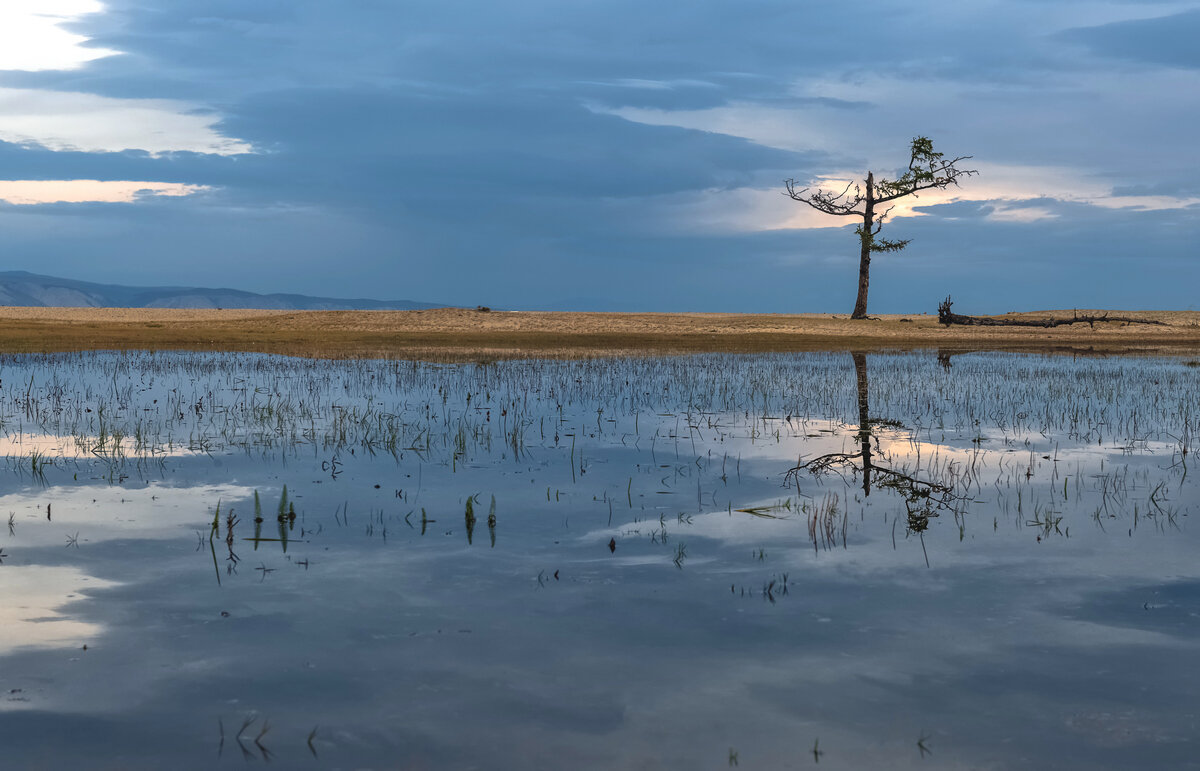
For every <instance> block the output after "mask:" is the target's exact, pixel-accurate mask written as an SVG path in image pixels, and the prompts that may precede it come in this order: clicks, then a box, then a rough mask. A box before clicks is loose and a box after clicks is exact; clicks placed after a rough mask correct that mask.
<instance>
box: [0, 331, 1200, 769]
mask: <svg viewBox="0 0 1200 771" xmlns="http://www.w3.org/2000/svg"><path fill="white" fill-rule="evenodd" d="M861 364H862V365H863V368H861V369H856V366H855V365H856V362H855V361H853V360H852V358H851V357H850V355H849V354H840V355H839V354H803V355H789V356H766V357H692V358H673V359H637V360H604V361H589V362H507V363H499V364H489V365H458V366H438V365H427V364H412V363H397V362H313V361H304V360H293V359H286V358H281V357H258V356H245V355H234V356H214V355H209V354H166V353H162V354H71V355H64V356H53V357H29V358H21V357H17V358H14V357H9V358H7V359H5V360H4V361H3V362H2V367H0V378H2V379H4V380H10V381H11V382H19V383H23V384H26V385H28V392H29V397H28V398H27V399H26V397H25V396H24V395H23V394H22V395H21V396H14V395H13V394H8V395H7V397H6V399H5V401H4V402H3V411H4V413H5V414H4V415H3V419H4V421H5V430H6V431H8V433H9V435H10V436H19V435H21V434H22V433H23V432H28V434H29V436H34V437H36V436H64V437H65V436H78V435H91V436H95V435H100V433H101V432H99V431H98V429H99V420H98V415H99V414H100V412H101V409H102V408H103V415H104V431H103V433H104V435H109V436H111V435H113V434H114V432H115V433H116V434H117V435H134V434H138V435H140V436H141V437H142V441H143V442H144V444H145V445H147V446H149V447H154V446H156V445H157V444H163V445H166V444H167V443H168V442H170V443H172V444H173V445H175V446H191V447H197V448H203V451H194V452H191V453H188V454H176V455H173V456H167V457H162V458H161V459H160V460H161V462H158V461H156V462H154V463H145V462H144V461H143V460H141V459H139V458H138V457H136V456H132V455H130V456H127V457H116V458H114V457H103V458H102V457H96V456H91V457H88V456H87V455H86V454H85V455H81V456H80V457H75V458H61V457H60V458H55V459H54V460H53V462H50V463H48V464H47V466H46V468H45V469H44V470H43V473H42V474H40V475H33V474H31V473H29V472H27V471H25V470H24V462H25V461H26V460H27V459H24V458H21V457H12V458H10V463H11V466H10V467H9V468H8V469H6V470H5V471H4V472H3V473H4V479H5V480H6V481H5V482H4V485H5V486H4V488H3V490H4V494H3V495H2V496H0V514H9V513H11V518H10V520H9V523H10V524H9V528H8V530H7V532H5V530H4V529H3V527H2V526H0V548H2V551H0V559H2V560H3V564H0V579H3V581H4V584H3V585H4V586H5V588H6V589H7V590H8V591H6V592H5V593H4V595H3V597H2V598H0V618H3V620H4V624H3V626H2V627H0V629H2V630H3V631H2V632H0V706H2V707H3V709H4V711H5V719H4V720H3V721H0V739H2V740H3V741H4V743H5V747H6V752H8V753H9V755H10V757H12V758H14V759H15V762H16V763H17V766H18V767H22V766H36V765H38V764H42V765H70V764H72V763H87V762H89V761H90V760H92V759H94V758H96V757H113V758H115V759H116V760H114V761H113V763H114V764H115V765H114V767H146V768H151V767H160V766H162V765H172V766H175V767H185V768H187V767H191V768H213V767H225V766H234V765H244V763H245V762H246V761H245V757H247V756H249V757H252V758H254V759H255V760H256V761H260V760H263V759H267V758H269V759H271V760H272V761H274V762H277V763H279V764H280V765H282V766H285V767H299V766H301V765H303V764H312V765H313V766H314V767H322V766H326V765H328V766H331V767H345V766H351V765H352V766H357V767H383V768H390V767H438V768H467V767H479V766H480V765H486V766H488V767H496V768H528V767H531V766H532V767H549V766H555V767H560V766H562V765H564V764H566V765H573V766H578V767H584V768H589V767H590V768H611V767H630V766H634V767H649V768H695V767H726V766H727V765H728V764H729V763H730V758H731V757H735V756H736V758H737V762H738V764H739V766H744V767H759V768H778V767H789V766H795V765H804V764H807V763H812V762H813V760H814V756H813V754H812V750H813V748H814V743H816V746H817V749H818V751H819V753H823V754H819V755H818V757H819V760H820V764H821V765H822V766H826V767H833V768H862V767H882V766H887V767H896V768H907V767H917V766H920V767H922V768H961V767H980V766H982V767H996V768H1006V767H1028V766H1030V765H1033V766H1050V765H1052V766H1055V767H1064V768H1096V767H1113V768H1120V767H1129V766H1131V765H1151V766H1186V764H1187V763H1189V762H1191V760H1190V758H1191V757H1193V756H1194V740H1193V737H1194V735H1195V731H1194V730H1193V726H1194V721H1195V716H1194V707H1193V706H1192V694H1193V693H1194V691H1195V688H1196V687H1197V686H1198V685H1200V682H1197V677H1196V676H1195V675H1194V674H1193V671H1194V670H1193V667H1192V666H1191V664H1190V663H1189V662H1191V660H1192V659H1194V657H1195V655H1196V652H1197V651H1196V643H1195V640H1196V639H1200V638H1198V637H1197V632H1200V629H1198V628H1197V627H1198V624H1197V622H1196V618H1197V614H1196V608H1197V602H1198V601H1200V575H1198V570H1197V568H1196V565H1197V561H1196V559H1195V557H1196V550H1197V543H1196V538H1195V535H1194V531H1193V529H1192V528H1191V518H1192V516H1193V510H1194V508H1195V506H1196V503H1197V502H1198V501H1200V493H1198V491H1197V488H1196V478H1197V477H1196V475H1195V474H1189V473H1188V464H1189V463H1190V461H1191V458H1192V455H1193V453H1192V452H1191V446H1190V441H1191V440H1190V437H1192V436H1196V433H1197V424H1196V421H1197V419H1198V418H1200V409H1195V408H1194V407H1195V404H1194V397H1193V396H1190V395H1189V394H1195V393H1200V390H1198V389H1197V386H1198V385H1200V382H1197V381H1200V372H1198V370H1197V368H1195V367H1189V366H1186V365H1185V364H1184V363H1183V362H1180V361H1178V360H1171V359H1142V360H1135V359H1072V358H1066V357H1040V356H1016V355H1008V354H1004V355H1000V354H976V355H970V356H961V357H957V356H956V357H954V359H953V363H952V366H951V367H950V369H949V370H947V369H944V367H943V366H942V365H941V364H939V363H938V361H937V360H936V358H935V357H934V356H932V355H922V354H906V355H894V356H892V355H878V356H876V355H871V356H866V357H864V358H863V360H862V362H861ZM863 375H867V376H868V377H866V378H864V377H863ZM31 378H32V381H31ZM864 380H865V381H867V387H866V392H865V393H864V392H863V383H864ZM31 382H32V385H29V384H30V383H31ZM251 384H253V385H251ZM6 392H7V389H6ZM864 396H865V399H864ZM89 409H90V410H91V411H90V412H89V411H88V410H89ZM864 414H865V415H866V419H865V420H863V419H862V416H863V415H864ZM89 426H91V428H90V429H89ZM17 427H20V431H18V430H17ZM864 427H865V430H864ZM864 441H866V442H867V443H868V446H869V448H870V452H871V459H872V462H873V463H874V464H875V465H876V467H878V468H882V467H887V468H891V469H894V470H898V471H901V472H903V473H905V474H908V475H911V476H912V477H914V478H920V479H923V480H929V481H933V482H938V483H946V484H949V485H952V486H953V488H954V490H955V497H954V499H953V501H952V502H951V504H950V505H948V506H946V507H939V508H935V509H934V510H933V511H932V515H931V516H930V517H929V518H928V522H927V526H926V527H924V528H923V529H920V530H917V529H914V528H913V527H912V519H911V518H910V517H909V516H908V512H909V511H910V509H909V507H908V506H906V504H905V501H904V500H903V499H902V491H901V490H899V489H896V488H889V487H886V486H880V485H879V480H880V479H881V478H882V477H880V476H875V477H873V481H872V484H871V485H870V490H869V494H867V492H866V491H864V485H863V479H862V470H861V457H860V458H858V460H857V461H855V460H854V459H853V458H851V459H850V461H848V462H847V464H843V465H841V466H839V467H838V468H836V469H833V470H831V471H830V472H829V473H825V474H822V475H819V476H814V475H811V474H803V473H801V474H796V475H794V476H792V477H788V476H787V475H786V474H787V472H788V470H789V469H792V468H794V467H796V466H797V465H798V464H801V463H803V462H806V461H808V460H811V459H813V458H817V457H821V456H822V455H828V454H831V453H838V454H849V455H853V454H854V453H856V452H858V451H860V449H861V446H862V443H863V442H864ZM14 446H16V445H14ZM1185 448H1187V449H1188V452H1187V453H1186V454H1185V453H1184V452H1183V450H1184V449H1185ZM855 463H857V464H858V465H857V467H856V466H855ZM285 485H286V488H287V493H286V499H285V498H284V486H285ZM256 493H257V504H256ZM281 501H282V502H283V505H282V506H281V505H280V504H281ZM468 501H470V509H471V513H472V514H471V516H473V518H474V519H473V521H472V519H471V516H468V514H467V507H468ZM218 506H219V507H220V508H219V510H218ZM493 506H494V508H493ZM291 514H294V515H295V516H294V518H293V517H291V516H290V515H291ZM493 515H494V519H493V518H492V517H493ZM257 519H261V520H262V521H261V522H256V520H257ZM214 520H215V527H214ZM231 523H232V524H231ZM0 525H2V523H0ZM85 645H86V646H87V648H86V650H85V649H84V647H83V646H85ZM247 719H252V723H251V724H250V725H249V727H247V728H246V729H245V731H244V732H243V733H242V736H241V741H238V739H237V734H238V731H239V728H240V727H241V726H242V724H243V722H244V721H245V720H247ZM264 726H269V728H268V730H267V733H265V734H262V735H261V736H260V731H262V729H263V727H264ZM314 727H316V733H315V734H312V733H311V732H312V731H313V729H314ZM63 731H66V732H67V733H68V735H70V736H72V737H74V739H73V740H72V741H71V742H68V743H55V742H50V741H49V737H50V736H52V735H55V736H57V735H61V733H60V732H63ZM222 737H223V740H222ZM255 737H259V738H260V740H261V741H260V742H259V743H255V741H254V739H255ZM310 737H311V740H312V741H311V747H310V742H309V739H310ZM919 741H920V743H921V746H920V747H919V746H918V742H919ZM922 747H923V748H924V749H922ZM930 752H932V754H930ZM314 753H315V754H316V755H317V757H316V758H314V757H313V756H314Z"/></svg>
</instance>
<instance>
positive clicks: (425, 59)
mask: <svg viewBox="0 0 1200 771" xmlns="http://www.w3.org/2000/svg"><path fill="white" fill-rule="evenodd" d="M1197 39H1200V2H1090V1H1089V0H1053V1H1051V0H1005V1H1004V2H995V1H993V2H973V3H961V2H940V1H936V0H934V1H931V2H924V3H911V2H890V1H889V0H883V1H881V2H877V3H873V4H872V7H871V11H870V13H863V12H862V11H861V9H860V8H859V7H858V6H852V5H846V4H830V3H823V4H817V3H804V2H798V1H797V0H730V1H728V2H727V1H726V0H711V1H710V2H705V3H681V2H680V3H670V4H661V3H660V4H646V3H643V2H637V3H635V2H631V1H628V0H508V1H507V2H495V1H494V0H492V1H491V2H482V1H476V0H436V1H434V0H347V1H346V2H338V3H334V2H330V1H329V0H255V2H246V1H245V0H103V1H101V0H5V3H4V9H3V10H0V178H2V179H0V234H3V241H2V243H3V244H4V256H5V259H4V263H3V266H2V267H3V268H4V269H11V270H30V271H34V272H40V273H49V274H53V275H61V276H68V277H72V278H77V279H83V280H91V281H105V282H114V283H129V284H142V285H150V284H153V285H164V284H173V285H202V286H229V287H235V288H239V289H248V290H252V291H260V292H275V291H283V292H300V293H305V294H316V295H324V296H342V297H373V298H379V299H399V298H404V299H412V300H423V301H435V302H447V303H452V304H459V305H475V304H487V305H491V306H494V307H504V308H514V309H522V308H529V309H536V308H547V309H580V310H664V311H668V310H712V311H747V312H756V311H762V312H834V313H840V312H849V311H850V309H851V308H852V306H853V302H854V292H855V289H856V284H855V281H856V275H857V244H856V239H855V236H854V235H853V232H852V230H851V227H852V226H851V225H850V223H848V222H846V221H844V220H842V219H840V218H823V217H821V216H820V215H818V214H816V213H815V212H811V211H808V210H805V209H804V208H803V206H802V205H801V204H798V203H796V202H793V201H791V200H789V199H787V198H786V197H784V196H783V194H782V191H783V180H784V179H787V178H796V179H798V180H803V181H805V182H809V181H811V182H813V183H816V184H819V183H821V182H822V181H825V182H827V183H830V184H832V183H833V182H834V181H836V180H842V179H850V178H851V177H852V176H854V175H861V174H863V173H864V172H865V170H866V169H868V168H870V169H874V170H875V171H876V172H877V173H880V172H882V173H890V172H893V171H895V170H896V169H897V167H900V166H903V165H904V164H905V163H906V161H907V157H906V152H907V147H908V143H909V141H910V140H911V139H912V137H913V136H916V135H927V136H929V137H931V138H932V139H933V140H934V143H935V147H936V148H937V149H939V150H942V151H945V152H946V153H948V154H950V155H972V156H973V159H972V161H971V162H970V164H969V165H970V166H971V167H973V168H976V169H978V170H979V172H980V174H979V176H977V177H972V178H970V179H969V180H967V181H966V182H965V183H964V184H963V186H962V187H961V188H959V189H955V190H952V191H950V192H949V194H947V195H922V197H921V198H920V199H918V200H915V201H911V203H912V206H909V207H904V208H902V209H897V211H896V212H894V213H893V217H892V219H891V220H890V221H889V223H888V225H887V226H886V228H885V230H884V233H883V235H884V236H886V237H890V238H911V239H912V243H911V244H910V245H909V247H908V249H906V250H905V251H903V252H901V253H899V254H884V255H880V256H878V257H877V258H876V259H875V261H874V263H873V265H872V283H871V303H870V309H871V310H872V311H874V312H881V313H883V312H922V311H924V312H934V311H935V310H936V306H937V302H938V300H940V299H941V298H942V297H944V296H946V295H947V294H952V295H953V296H954V297H955V300H956V304H955V309H956V310H959V311H961V312H998V311H1005V310H1031V309H1038V308H1047V307H1073V306H1074V307H1121V308H1179V309H1188V308H1197V307H1200V291H1198V288H1200V254H1198V250H1197V248H1196V245H1195V244H1196V238H1197V236H1198V235H1200V176H1198V169H1200V150H1198V149H1197V143H1196V126H1197V125H1200V98H1198V97H1200V46H1197V45H1196V44H1195V42H1194V41H1195V40H1197Z"/></svg>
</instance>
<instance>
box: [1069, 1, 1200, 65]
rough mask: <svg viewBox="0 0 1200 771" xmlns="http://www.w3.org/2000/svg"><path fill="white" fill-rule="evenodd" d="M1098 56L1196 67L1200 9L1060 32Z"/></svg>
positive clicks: (1198, 62) (1199, 54)
mask: <svg viewBox="0 0 1200 771" xmlns="http://www.w3.org/2000/svg"><path fill="white" fill-rule="evenodd" d="M1061 37H1062V39H1064V40H1067V41H1071V42H1075V43H1082V44H1083V45H1085V46H1087V47H1088V48H1089V49H1090V50H1091V51H1092V52H1094V53H1095V54H1097V55H1100V56H1110V57H1115V58H1120V59H1130V60H1132V61H1137V62H1142V63H1145V64H1157V65H1165V66H1168V67H1190V68H1200V46H1198V45H1197V44H1196V41H1197V39H1200V10H1190V11H1185V12H1183V13H1175V14H1169V15H1164V16H1158V17H1155V18H1151V19H1133V20H1126V21H1117V22H1113V23H1110V24H1102V25H1099V26H1094V27H1080V28H1076V29H1071V30H1067V31H1064V32H1063V33H1061Z"/></svg>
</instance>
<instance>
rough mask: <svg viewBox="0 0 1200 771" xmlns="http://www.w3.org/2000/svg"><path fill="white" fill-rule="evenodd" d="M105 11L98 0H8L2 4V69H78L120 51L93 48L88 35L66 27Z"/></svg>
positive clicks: (0, 46) (0, 8)
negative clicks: (64, 26)
mask: <svg viewBox="0 0 1200 771" xmlns="http://www.w3.org/2000/svg"><path fill="white" fill-rule="evenodd" d="M103 10H104V5H103V4H102V3H100V2H97V0H4V5H3V6H0V70H21V71H25V72H40V71H44V70H74V69H78V68H79V67H82V66H83V65H84V64H86V63H88V62H91V61H95V60H96V59H102V58H104V57H106V56H113V55H115V54H118V53H120V52H119V51H112V50H109V49H106V48H89V47H87V46H86V45H85V44H86V43H87V42H88V39H87V38H86V37H83V36H82V35H76V34H74V33H72V32H68V31H67V30H65V29H63V25H64V24H67V23H70V22H73V21H76V20H77V19H79V18H80V17H81V16H85V15H87V14H92V13H100V12H102V11H103Z"/></svg>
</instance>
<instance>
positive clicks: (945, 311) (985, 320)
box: [938, 295, 1168, 329]
mask: <svg viewBox="0 0 1200 771" xmlns="http://www.w3.org/2000/svg"><path fill="white" fill-rule="evenodd" d="M953 304H954V303H952V302H951V301H950V297H949V295H947V297H946V299H945V300H943V301H942V302H941V303H940V304H939V305H938V322H939V323H941V324H945V325H946V326H950V325H951V324H963V325H966V326H977V327H1044V328H1049V327H1062V326H1067V325H1068V324H1087V325H1088V326H1089V327H1092V328H1093V329H1094V328H1095V327H1096V322H1098V321H1111V322H1118V323H1123V324H1153V325H1155V326H1160V327H1165V326H1168V325H1167V324H1165V323H1163V322H1161V321H1154V320H1152V319H1135V318H1132V317H1130V316H1110V315H1108V313H1107V312H1105V313H1104V315H1102V316H1089V315H1084V316H1080V315H1079V312H1078V311H1076V312H1075V315H1074V316H1072V317H1071V318H1069V319H1054V318H1047V319H997V318H992V317H991V316H963V315H962V314H959V313H954V312H953V311H951V310H950V306H952V305H953Z"/></svg>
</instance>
